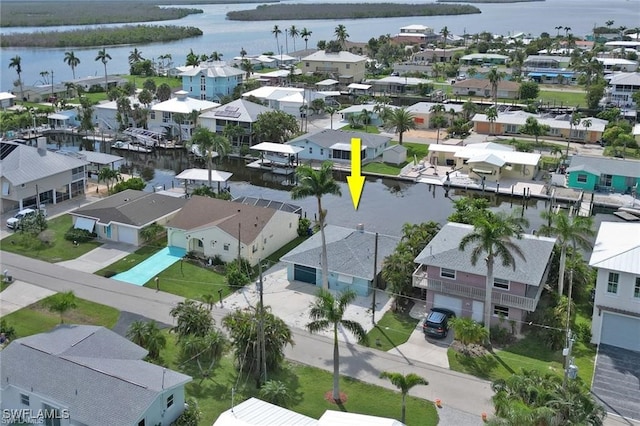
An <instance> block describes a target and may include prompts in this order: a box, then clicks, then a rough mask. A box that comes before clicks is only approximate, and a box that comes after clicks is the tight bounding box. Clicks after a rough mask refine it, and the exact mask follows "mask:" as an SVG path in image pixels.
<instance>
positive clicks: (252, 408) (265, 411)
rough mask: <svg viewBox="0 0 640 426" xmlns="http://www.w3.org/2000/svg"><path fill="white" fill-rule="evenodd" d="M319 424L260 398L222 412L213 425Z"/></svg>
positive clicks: (294, 425) (289, 425)
mask: <svg viewBox="0 0 640 426" xmlns="http://www.w3.org/2000/svg"><path fill="white" fill-rule="evenodd" d="M283 425H286V426H317V425H318V421H317V420H316V419H312V418H311V417H307V416H304V415H302V414H298V413H296V412H294V411H291V410H287V409H286V408H282V407H278V406H277V405H274V404H270V403H268V402H266V401H262V400H260V399H258V398H249V399H247V400H246V401H244V402H241V403H240V404H238V405H236V406H235V407H233V408H230V409H229V410H227V411H225V412H223V413H222V414H220V417H218V419H217V420H216V421H215V422H214V423H213V426H283Z"/></svg>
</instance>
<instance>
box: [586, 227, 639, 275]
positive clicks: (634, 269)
mask: <svg viewBox="0 0 640 426" xmlns="http://www.w3.org/2000/svg"><path fill="white" fill-rule="evenodd" d="M589 266H593V267H594V268H604V269H610V270H613V271H620V272H627V273H629V274H635V275H639V274H640V223H625V222H602V223H601V224H600V229H599V230H598V236H597V237H596V243H595V244H594V246H593V252H592V253H591V259H589Z"/></svg>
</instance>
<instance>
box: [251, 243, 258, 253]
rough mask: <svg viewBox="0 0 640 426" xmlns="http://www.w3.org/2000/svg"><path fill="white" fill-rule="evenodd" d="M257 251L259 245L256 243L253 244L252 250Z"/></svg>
mask: <svg viewBox="0 0 640 426" xmlns="http://www.w3.org/2000/svg"><path fill="white" fill-rule="evenodd" d="M257 251H258V246H257V245H255V244H254V245H253V246H251V252H252V253H255V252H257Z"/></svg>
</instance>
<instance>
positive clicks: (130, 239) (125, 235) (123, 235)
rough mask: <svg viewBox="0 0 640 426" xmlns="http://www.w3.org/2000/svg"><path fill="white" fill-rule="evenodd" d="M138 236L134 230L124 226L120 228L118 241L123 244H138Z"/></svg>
mask: <svg viewBox="0 0 640 426" xmlns="http://www.w3.org/2000/svg"><path fill="white" fill-rule="evenodd" d="M137 235H138V232H137V231H136V230H135V229H134V228H127V227H124V226H119V227H118V241H120V242H122V243H127V244H137V243H138V241H137V240H138V239H137V238H136V236H137Z"/></svg>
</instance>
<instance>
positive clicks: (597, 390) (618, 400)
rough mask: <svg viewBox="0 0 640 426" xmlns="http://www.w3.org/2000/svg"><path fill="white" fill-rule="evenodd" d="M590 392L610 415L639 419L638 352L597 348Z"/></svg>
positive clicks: (605, 347)
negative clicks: (598, 399)
mask: <svg viewBox="0 0 640 426" xmlns="http://www.w3.org/2000/svg"><path fill="white" fill-rule="evenodd" d="M591 391H592V392H593V393H594V395H596V396H597V397H598V398H600V400H601V402H602V403H603V405H604V407H605V409H606V410H607V412H609V415H614V416H616V415H617V416H620V417H622V418H629V419H635V420H640V352H634V351H630V350H626V349H621V348H617V347H614V346H609V345H600V347H599V348H598V355H597V356H596V372H595V375H594V378H593V386H592V387H591Z"/></svg>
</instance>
